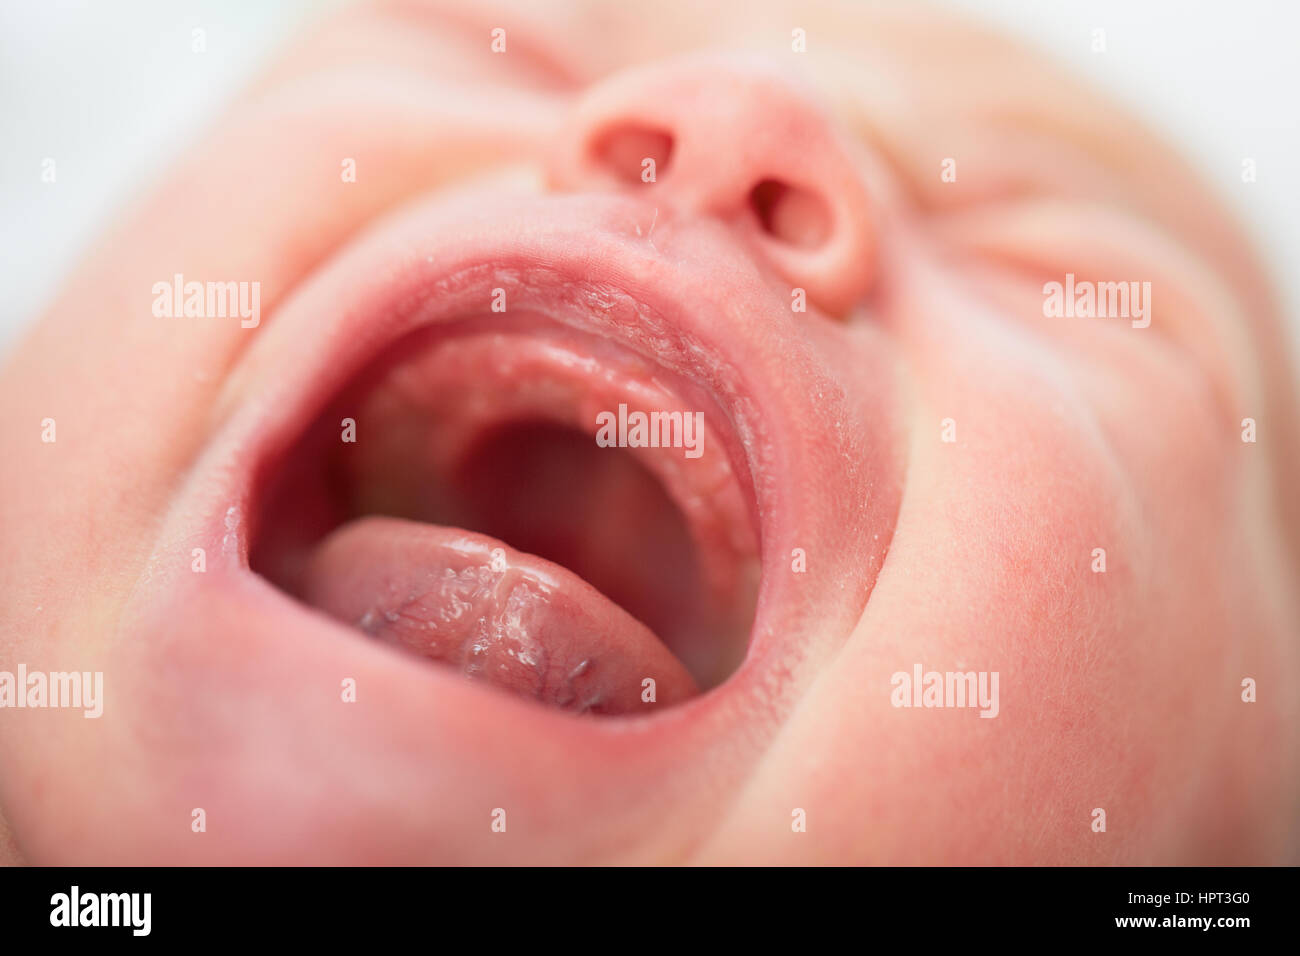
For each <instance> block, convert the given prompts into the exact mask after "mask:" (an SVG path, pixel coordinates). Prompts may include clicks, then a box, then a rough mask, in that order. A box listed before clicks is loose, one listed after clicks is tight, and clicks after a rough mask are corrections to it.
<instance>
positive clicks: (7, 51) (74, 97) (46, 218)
mask: <svg viewBox="0 0 1300 956" xmlns="http://www.w3.org/2000/svg"><path fill="white" fill-rule="evenodd" d="M539 2H540V0H539ZM615 2H616V0H615ZM701 2H704V0H701ZM947 3H948V4H949V5H952V6H956V7H961V8H964V9H967V10H969V11H972V12H974V13H976V14H978V15H979V16H982V17H984V18H986V19H989V20H992V21H995V22H997V23H1001V24H1003V25H1005V26H1006V27H1007V28H1008V29H1009V30H1011V31H1012V32H1015V33H1017V34H1019V35H1020V36H1022V37H1024V38H1025V39H1028V40H1029V41H1031V42H1032V43H1035V44H1037V45H1039V46H1041V47H1044V48H1046V49H1048V50H1050V51H1052V52H1053V53H1054V54H1055V55H1056V56H1057V57H1059V58H1060V59H1061V60H1063V61H1064V62H1066V63H1067V64H1069V65H1071V66H1073V67H1074V68H1075V69H1077V70H1078V71H1080V72H1082V73H1084V74H1086V75H1087V76H1089V77H1091V78H1092V79H1093V80H1094V81H1095V82H1096V83H1098V84H1099V85H1101V86H1103V87H1105V88H1106V89H1108V90H1110V91H1111V92H1113V93H1115V94H1118V95H1119V96H1120V97H1121V98H1122V99H1124V100H1126V101H1127V102H1128V103H1130V104H1131V106H1133V107H1134V108H1136V109H1137V111H1138V112H1139V113H1140V114H1142V115H1143V116H1145V117H1146V118H1147V119H1148V120H1149V121H1150V122H1151V123H1152V124H1153V125H1155V126H1157V127H1159V128H1161V129H1163V130H1164V131H1165V132H1166V134H1167V135H1168V136H1169V137H1171V138H1172V139H1174V140H1175V141H1177V142H1181V143H1182V144H1183V145H1184V148H1185V149H1186V150H1187V151H1189V153H1190V154H1191V155H1192V156H1193V157H1194V159H1195V160H1196V161H1197V163H1198V164H1199V166H1200V167H1201V169H1202V171H1203V172H1204V174H1205V176H1206V178H1207V179H1208V180H1210V182H1211V183H1213V184H1214V185H1215V186H1216V187H1217V188H1218V191H1219V192H1220V194H1221V195H1223V196H1224V197H1225V198H1226V199H1227V200H1228V201H1229V202H1231V203H1233V204H1234V205H1235V207H1236V208H1237V209H1238V211H1239V212H1240V214H1241V216H1242V217H1243V218H1244V219H1245V220H1246V222H1247V223H1249V224H1250V225H1251V226H1253V228H1254V232H1255V234H1256V236H1257V237H1258V239H1259V241H1260V243H1261V246H1262V247H1263V249H1264V251H1265V252H1266V253H1267V254H1268V256H1269V258H1270V261H1271V264H1272V268H1273V273H1274V275H1275V277H1276V279H1277V280H1278V282H1279V284H1280V285H1281V286H1282V288H1283V292H1284V294H1285V295H1286V297H1287V301H1288V303H1289V305H1290V309H1289V312H1290V315H1291V318H1292V326H1293V329H1294V330H1295V331H1296V332H1297V334H1296V336H1295V337H1294V338H1295V339H1296V340H1297V342H1300V321H1298V320H1297V316H1300V269H1297V268H1296V265H1297V263H1300V189H1297V188H1296V177H1297V175H1300V107H1298V106H1297V100H1296V97H1297V94H1300V3H1296V2H1291V0H1223V2H1211V0H1201V2H1197V0H1181V2H1180V0H1086V2H1085V0H947ZM336 5H337V3H336V2H334V0H316V2H312V0H279V2H276V0H129V2H128V0H122V2H105V0H100V2H96V0H57V2H56V0H4V3H3V4H0V224H3V225H2V227H0V229H2V231H0V263H2V264H3V272H2V273H0V275H3V278H4V287H3V302H2V303H0V347H3V346H4V345H5V344H6V343H8V342H9V341H10V340H11V339H12V337H13V334H14V332H15V330H16V329H18V328H19V327H20V326H21V325H22V324H23V323H25V322H26V321H28V320H29V319H30V318H32V316H33V315H34V313H36V312H37V311H38V310H39V309H40V308H41V307H42V306H43V304H44V303H45V302H46V301H48V299H49V298H50V297H51V295H52V294H53V292H54V290H55V289H56V288H57V285H58V282H59V280H60V278H61V277H62V275H63V274H64V272H66V270H68V269H69V268H70V267H71V266H72V265H73V264H74V263H75V261H76V259H77V256H78V253H79V252H80V251H81V250H82V249H83V248H84V247H85V245H86V244H87V243H88V242H89V241H90V240H91V239H92V238H93V237H94V235H95V233H96V232H98V231H99V230H100V229H101V228H102V227H103V225H104V223H105V221H106V220H107V219H108V217H110V216H112V215H113V213H114V211H115V210H116V209H118V208H120V206H121V205H122V204H123V203H124V202H125V201H126V200H127V199H128V198H129V197H130V195H131V194H132V193H133V192H134V191H137V190H140V189H144V188H147V187H148V184H149V182H150V180H151V178H152V177H154V176H156V175H157V174H158V173H159V172H160V171H161V170H162V169H164V168H165V167H166V166H167V163H168V161H169V160H170V159H171V158H172V157H173V156H174V155H175V154H176V153H177V152H178V151H179V150H180V149H181V148H182V146H183V145H184V144H185V143H186V141H187V140H189V139H190V138H192V137H193V136H194V135H196V133H197V132H198V131H200V130H201V129H202V128H203V126H204V125H205V124H206V123H207V122H208V121H209V120H210V118H211V117H212V115H213V113H214V111H215V110H216V109H217V108H218V107H219V106H220V105H221V104H222V103H223V102H224V101H225V100H226V99H227V98H229V97H230V96H231V95H232V94H233V92H234V91H236V90H237V89H238V88H239V86H240V85H241V84H242V83H243V82H244V81H245V80H246V79H247V78H248V77H249V76H250V75H251V74H252V73H253V71H255V70H256V69H257V67H258V66H259V65H260V64H262V63H263V62H264V61H265V59H266V58H267V57H268V56H269V55H271V54H272V53H273V52H274V50H275V49H276V48H277V47H279V46H280V45H282V44H283V43H284V42H285V41H286V40H288V39H289V38H291V37H292V35H293V34H294V32H295V31H296V30H298V29H300V28H301V26H302V24H303V23H305V22H307V21H309V20H310V19H312V18H313V17H314V16H316V15H318V14H319V13H320V12H321V11H322V10H324V9H325V8H328V7H331V6H336ZM195 27H202V28H203V29H205V30H206V31H207V52H206V53H204V54H202V55H198V54H195V53H193V52H192V51H191V49H190V32H191V30H192V29H194V28H195ZM1097 28H1100V29H1103V30H1105V34H1106V45H1107V51H1106V52H1105V53H1104V54H1097V53H1094V52H1093V51H1092V31H1093V30H1094V29H1097ZM45 157H53V158H54V159H55V161H56V163H57V170H58V182H57V184H56V185H54V186H49V185H45V184H42V183H41V181H40V175H41V162H42V160H43V159H44V158H45ZM1245 157H1251V158H1253V159H1254V160H1255V161H1256V164H1257V169H1258V181H1257V182H1256V183H1253V184H1249V185H1247V184H1243V183H1242V182H1241V162H1242V159H1243V158H1245Z"/></svg>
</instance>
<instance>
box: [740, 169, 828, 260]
mask: <svg viewBox="0 0 1300 956" xmlns="http://www.w3.org/2000/svg"><path fill="white" fill-rule="evenodd" d="M749 204H750V206H751V207H752V208H753V210H754V214H755V215H756V216H758V221H759V222H761V223H762V224H763V228H764V229H765V230H766V231H767V233H768V234H769V235H771V236H772V237H774V238H776V239H779V240H781V241H782V242H785V243H789V244H790V245H792V246H798V247H799V248H802V249H812V248H815V247H817V246H820V245H822V244H823V243H824V242H826V240H827V239H828V238H830V234H831V211H830V209H829V208H828V207H827V205H826V203H825V202H824V201H823V200H822V198H821V197H820V196H819V195H817V194H816V193H814V192H811V191H809V190H807V189H801V188H800V187H798V186H791V185H790V184H788V183H783V182H780V181H779V180H775V179H765V180H763V181H762V182H760V183H759V184H758V185H757V186H755V187H754V188H753V190H751V191H750V194H749Z"/></svg>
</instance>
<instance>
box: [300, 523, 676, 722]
mask: <svg viewBox="0 0 1300 956" xmlns="http://www.w3.org/2000/svg"><path fill="white" fill-rule="evenodd" d="M301 596H302V598H303V600H305V601H306V602H307V603H309V604H311V605H313V606H315V607H317V608H320V609H321V610H323V611H325V612H326V613H328V614H330V615H331V616H333V617H335V618H338V619H339V620H341V621H343V622H345V623H347V624H351V625H353V626H354V627H358V628H360V629H361V630H362V631H364V632H366V633H367V634H370V635H371V636H373V637H375V638H377V639H380V640H384V641H388V642H391V643H394V644H398V645H400V646H402V647H405V648H406V649H408V650H411V651H414V652H416V653H418V654H422V655H424V656H426V657H430V658H432V659H434V660H437V661H442V662H444V663H446V664H448V665H451V666H453V667H455V668H456V669H458V670H460V671H461V672H462V673H464V674H465V675H466V676H468V677H471V678H473V679H476V680H483V681H487V682H489V683H492V684H495V685H497V686H499V687H502V688H505V689H507V690H511V691H513V692H515V693H517V694H520V695H521V696H524V697H529V698H534V699H537V700H539V701H541V702H542V703H546V704H550V705H552V706H555V707H559V708H561V709H564V710H572V711H575V712H588V711H590V712H594V713H604V714H624V713H645V712H648V711H650V710H653V709H654V708H656V707H658V706H662V705H668V704H673V703H677V702H679V701H681V700H683V699H685V698H688V697H691V696H694V695H695V693H696V686H695V683H694V681H693V680H692V679H691V677H690V675H689V674H688V673H687V672H686V670H685V668H684V667H683V666H682V665H681V663H680V662H679V661H678V660H677V658H676V657H674V656H673V654H672V653H671V652H670V651H669V650H668V649H667V648H666V647H665V646H664V645H663V644H662V643H661V642H660V641H659V639H658V638H657V637H655V635H654V634H653V633H652V632H651V631H650V630H649V629H648V628H646V627H645V626H644V625H642V624H641V623H639V622H638V621H637V620H636V619H634V618H633V617H631V616H630V615H629V614H628V613H627V612H625V611H624V610H623V609H622V608H620V607H619V606H618V605H616V604H614V603H613V602H612V601H610V600H609V599H608V598H606V597H605V596H604V595H602V594H601V593H600V592H598V591H597V590H596V589H595V588H593V587H592V586H591V585H589V584H587V583H586V582H585V581H583V580H582V579H581V578H579V577H578V576H577V575H575V574H573V573H572V572H570V571H568V570H567V569H565V568H563V567H561V566H559V565H557V564H553V563H551V562H549V561H546V560H543V559H542V558H538V557H536V556H534V555H530V554H524V553H522V552H519V551H515V550H514V549H512V548H510V547H509V546H507V545H506V544H504V543H502V542H501V541H498V540H497V539H495V538H491V537H488V536H487V535H482V534H477V533H475V532H470V531H463V530H461V529H458V528H447V527H442V526H439V525H431V524H423V523H420V522H415V521H405V520H401V519H396V518H379V517H370V518H361V519H358V520H356V521H353V522H351V523H349V524H346V525H344V526H343V527H341V528H339V529H337V530H336V531H334V532H333V533H332V534H330V535H329V536H328V537H327V538H326V539H325V540H324V541H322V542H321V543H320V544H319V545H318V546H317V548H316V549H315V551H314V552H313V554H312V556H311V559H310V560H309V562H308V565H307V570H306V574H305V577H304V579H303V582H302V595H301ZM647 678H650V679H653V680H654V702H653V703H651V702H646V701H644V700H643V694H644V691H645V688H644V685H643V681H644V680H646V679H647Z"/></svg>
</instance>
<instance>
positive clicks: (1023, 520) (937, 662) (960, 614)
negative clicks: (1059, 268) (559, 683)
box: [708, 349, 1276, 863]
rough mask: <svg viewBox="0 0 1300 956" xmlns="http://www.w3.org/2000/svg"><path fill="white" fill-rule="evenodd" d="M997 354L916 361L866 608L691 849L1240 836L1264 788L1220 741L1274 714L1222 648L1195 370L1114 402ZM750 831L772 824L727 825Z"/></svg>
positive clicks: (977, 856) (1223, 481)
mask: <svg viewBox="0 0 1300 956" xmlns="http://www.w3.org/2000/svg"><path fill="white" fill-rule="evenodd" d="M970 352H971V350H969V349H968V350H965V354H966V355H967V356H968V357H969V355H970ZM1008 354H1009V353H1003V355H1002V357H1000V358H997V359H992V358H991V359H990V360H989V365H988V367H986V368H984V369H982V370H980V374H974V375H963V374H956V373H954V374H948V375H931V376H928V377H927V379H926V384H925V386H924V387H922V388H921V392H920V396H919V397H920V398H921V400H922V402H923V403H924V404H925V405H926V406H927V409H926V410H925V411H921V412H918V414H917V416H916V420H921V421H928V420H930V419H932V420H933V423H934V427H933V429H930V428H926V427H924V425H922V426H918V427H917V429H916V431H915V433H914V434H915V440H914V443H913V447H912V457H911V465H910V469H909V479H908V487H907V490H906V493H905V499H904V503H903V508H902V511H901V513H900V519H899V524H898V528H897V533H896V535H895V538H894V542H893V545H892V547H891V550H890V553H889V556H888V559H887V562H886V564H885V567H884V569H883V571H882V573H881V576H880V579H879V581H878V583H877V585H876V589H875V591H874V592H873V595H872V598H871V601H870V603H869V605H868V608H867V611H866V613H865V614H864V616H863V619H862V620H861V622H860V623H859V626H858V628H857V629H856V631H855V632H854V634H853V636H852V638H851V639H850V640H849V641H848V643H847V644H846V645H845V646H844V649H843V651H842V652H841V653H840V654H839V655H838V656H837V657H835V658H834V659H833V660H828V661H826V662H825V667H824V668H823V670H822V672H821V677H820V680H819V681H818V682H817V683H816V684H814V685H813V686H812V687H811V688H810V689H809V691H808V693H807V695H806V697H805V699H804V704H803V706H802V707H801V708H800V709H799V710H798V711H797V712H796V717H795V719H794V720H793V721H792V722H791V724H790V726H789V727H788V729H787V731H786V733H785V734H784V735H783V737H782V739H781V740H780V742H779V743H778V745H777V746H776V748H775V750H774V754H773V759H771V760H770V761H769V762H768V763H767V764H766V765H765V768H766V769H765V773H764V774H763V775H762V776H761V777H760V778H759V779H756V780H755V781H754V783H753V785H752V786H751V787H749V789H748V790H747V792H746V794H745V795H744V797H743V798H742V800H741V801H740V803H739V807H740V810H739V812H738V813H737V814H736V815H735V816H734V818H732V819H731V820H729V821H728V823H727V825H726V826H724V827H723V829H722V831H721V832H720V834H719V836H718V838H717V840H716V842H715V843H714V844H713V845H712V846H711V847H710V848H709V850H708V853H710V854H711V853H718V854H719V857H720V858H721V857H725V856H727V855H730V854H738V855H740V856H741V857H749V858H752V859H755V860H756V859H759V858H760V857H763V856H765V855H767V854H770V853H771V852H772V851H773V850H775V851H777V852H780V853H782V854H784V855H786V856H787V857H788V858H789V859H791V860H799V861H804V862H811V861H833V860H843V859H845V858H846V857H847V858H852V859H857V860H863V861H867V860H869V861H878V862H895V863H909V862H910V863H916V862H934V863H939V862H944V863H989V862H995V863H1011V862H1031V861H1032V862H1062V863H1065V862H1080V863H1086V862H1099V861H1108V862H1139V861H1146V862H1180V861H1181V862H1186V861H1188V860H1197V861H1200V862H1219V861H1223V860H1227V859H1234V858H1239V857H1248V856H1249V854H1250V853H1251V852H1252V850H1255V851H1259V850H1260V849H1261V848H1260V846H1259V845H1258V844H1259V842H1260V834H1259V827H1258V826H1257V825H1256V824H1255V822H1254V821H1252V816H1254V815H1255V813H1256V810H1257V809H1258V808H1257V807H1254V806H1252V798H1251V797H1250V796H1249V795H1248V792H1247V790H1248V787H1251V786H1253V787H1256V788H1258V787H1259V786H1260V785H1264V786H1267V783H1265V782H1264V781H1260V780H1258V779H1257V777H1258V768H1252V767H1250V766H1249V765H1248V764H1247V763H1246V762H1245V761H1243V760H1242V759H1241V758H1240V756H1239V755H1238V756H1234V753H1235V754H1239V748H1240V745H1241V744H1240V741H1242V740H1246V741H1249V740H1251V739H1254V737H1258V738H1259V740H1260V741H1261V743H1262V741H1263V740H1264V739H1265V738H1266V737H1267V735H1268V734H1269V733H1271V732H1273V730H1276V727H1273V728H1272V729H1270V728H1269V727H1268V726H1267V725H1268V723H1269V720H1270V718H1269V717H1268V716H1267V714H1266V712H1264V711H1257V712H1249V711H1247V710H1246V709H1245V705H1243V704H1242V702H1241V700H1240V690H1241V688H1240V686H1239V678H1240V675H1239V674H1238V672H1237V671H1238V669H1239V668H1238V667H1237V666H1236V665H1235V664H1233V663H1232V662H1231V661H1230V660H1229V657H1230V653H1231V650H1230V649H1232V648H1239V649H1242V648H1256V647H1258V644H1259V642H1258V640H1257V638H1256V636H1255V635H1254V633H1253V632H1252V622H1251V621H1250V615H1249V612H1248V611H1246V612H1243V610H1242V609H1241V608H1238V607H1235V606H1234V603H1233V601H1232V599H1231V598H1230V597H1229V596H1228V592H1229V591H1230V590H1231V589H1230V588H1225V587H1224V586H1223V584H1222V582H1221V581H1220V580H1219V577H1218V576H1219V575H1220V574H1222V573H1224V572H1223V569H1222V568H1221V567H1220V565H1219V564H1218V563H1217V561H1216V559H1215V556H1216V554H1219V553H1221V551H1220V548H1222V547H1223V546H1224V545H1225V543H1227V544H1229V545H1230V544H1231V542H1232V541H1233V531H1232V527H1231V522H1230V521H1227V520H1225V516H1226V515H1229V514H1231V506H1230V497H1229V495H1228V489H1229V484H1230V483H1229V482H1228V479H1227V474H1228V473H1227V471H1226V470H1225V468H1224V467H1223V466H1222V464H1221V463H1218V462H1217V459H1218V458H1219V455H1220V452H1221V448H1220V447H1218V446H1217V445H1216V442H1215V441H1211V440H1207V439H1205V438H1204V437H1201V438H1199V439H1197V438H1196V437H1195V436H1194V435H1191V434H1188V433H1187V430H1186V429H1184V428H1183V427H1182V426H1181V425H1180V424H1179V423H1180V422H1181V421H1182V418H1183V416H1184V414H1188V415H1190V416H1191V417H1193V418H1196V417H1197V415H1198V413H1200V412H1203V411H1204V409H1203V408H1201V407H1198V406H1197V404H1196V402H1195V400H1194V399H1193V397H1192V395H1191V392H1193V391H1194V389H1185V388H1181V387H1180V385H1179V382H1178V381H1177V380H1175V379H1170V380H1168V381H1165V382H1161V383H1158V384H1160V385H1161V386H1162V388H1163V389H1164V392H1163V394H1164V396H1165V397H1164V398H1160V397H1155V398H1152V397H1151V395H1150V394H1149V393H1148V392H1146V390H1145V388H1142V387H1131V388H1130V391H1129V394H1128V395H1127V396H1124V395H1120V396H1112V401H1111V404H1112V406H1113V409H1114V411H1115V412H1120V411H1121V410H1123V409H1124V408H1125V407H1127V415H1128V417H1125V416H1123V415H1120V416H1119V417H1117V418H1115V419H1113V420H1112V419H1110V417H1109V415H1110V413H1109V412H1106V413H1103V414H1100V415H1099V414H1098V413H1097V412H1096V407H1097V406H1096V403H1095V402H1093V401H1092V397H1091V396H1089V395H1088V394H1087V392H1088V390H1089V389H1090V388H1092V387H1093V386H1094V385H1095V384H1096V383H1092V382H1090V381H1089V378H1088V376H1087V375H1085V374H1078V375H1075V374H1067V375H1064V376H1062V375H1061V374H1060V373H1061V371H1062V369H1061V368H1056V369H1049V368H1044V367H1043V366H1042V365H1041V364H1036V363H1034V362H1032V361H1026V362H1024V363H1023V364H1020V363H1017V362H1016V361H1014V360H1013V359H1010V358H1007V355H1008ZM1025 357H1026V358H1029V355H1028V354H1026V356H1025ZM966 371H967V372H969V371H971V369H969V368H967V369H966ZM1110 384H1112V385H1113V384H1115V383H1110ZM1146 384H1147V386H1149V385H1150V384H1151V380H1150V379H1148V380H1147V383H1146ZM1120 387H1125V388H1128V387H1129V386H1124V385H1121V386H1120ZM947 409H953V410H957V411H954V412H953V413H952V414H951V415H941V414H938V410H947ZM944 418H951V419H953V422H951V423H950V424H953V425H955V441H945V440H944V433H943V428H944V423H943V421H942V420H943V419H944ZM1139 418H1145V421H1146V425H1145V426H1143V427H1145V428H1146V429H1149V431H1148V434H1150V435H1155V436H1158V440H1157V441H1156V442H1154V443H1152V442H1149V441H1148V442H1146V443H1144V442H1143V441H1142V437H1141V436H1142V428H1137V429H1135V428H1133V427H1132V426H1133V425H1134V423H1135V421H1136V420H1137V419H1139ZM1120 429H1123V434H1122V435H1121V434H1120V431H1119V430H1120ZM1175 433H1177V434H1176V438H1177V439H1182V440H1183V443H1182V444H1181V445H1177V446H1175V445H1171V444H1170V438H1171V436H1173V435H1174V434H1175ZM1189 442H1191V443H1192V444H1191V445H1190V446H1189V444H1188V443H1189ZM1174 448H1177V449H1179V450H1178V451H1177V452H1176V453H1175V452H1174V451H1172V449H1174ZM1180 463H1181V467H1184V468H1192V469H1194V470H1195V474H1193V475H1190V476H1185V477H1184V482H1185V487H1186V488H1187V489H1188V490H1185V491H1179V490H1178V485H1177V483H1176V482H1171V481H1170V480H1169V479H1168V478H1167V477H1166V474H1167V473H1176V472H1177V469H1178V467H1179V464H1180ZM1193 501H1195V502H1196V503H1197V506H1196V508H1194V509H1193V508H1192V507H1191V503H1192V502H1193ZM1192 510H1194V511H1196V512H1198V513H1200V514H1201V520H1200V521H1199V522H1197V523H1196V524H1194V525H1193V524H1190V523H1189V517H1188V516H1189V512H1190V511H1192ZM1180 523H1182V524H1181V526H1180ZM1210 541H1213V542H1214V543H1213V545H1211V544H1210V543H1209V542H1210ZM1211 568H1213V569H1214V571H1213V573H1211V572H1210V571H1209V569H1211ZM1230 665H1231V666H1230ZM1242 666H1244V665H1242ZM1252 666H1265V665H1263V663H1262V658H1261V657H1260V656H1259V655H1256V659H1255V664H1254V665H1252ZM1274 666H1276V665H1274ZM1257 717H1258V718H1261V722H1260V726H1253V725H1252V724H1251V723H1250V722H1251V721H1252V720H1254V719H1255V718H1257ZM1243 721H1244V723H1243ZM1252 735H1253V736H1252ZM1234 740H1236V741H1237V745H1236V748H1234V746H1233V741H1234ZM1274 746H1275V745H1274ZM1210 780H1216V781H1217V780H1228V781H1244V780H1251V781H1252V782H1251V784H1244V783H1242V784H1241V785H1240V786H1238V785H1237V784H1236V783H1229V784H1228V785H1226V787H1225V786H1223V785H1219V786H1217V788H1216V786H1214V785H1211V784H1210V783H1209V782H1208V781H1210ZM801 818H802V819H804V820H806V832H798V830H797V829H796V827H797V822H798V821H799V820H800V819H801ZM1103 827H1104V829H1103ZM755 828H758V829H761V830H766V831H767V833H768V835H769V837H770V840H769V841H768V842H767V843H765V844H760V843H756V842H753V841H750V840H747V837H746V834H747V833H752V832H753V830H754V829H755ZM1252 841H1255V842H1252Z"/></svg>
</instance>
